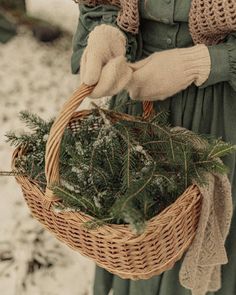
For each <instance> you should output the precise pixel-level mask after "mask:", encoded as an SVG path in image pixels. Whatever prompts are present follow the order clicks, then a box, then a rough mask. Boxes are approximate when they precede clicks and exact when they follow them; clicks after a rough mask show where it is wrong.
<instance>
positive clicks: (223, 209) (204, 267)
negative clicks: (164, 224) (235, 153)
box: [179, 174, 232, 295]
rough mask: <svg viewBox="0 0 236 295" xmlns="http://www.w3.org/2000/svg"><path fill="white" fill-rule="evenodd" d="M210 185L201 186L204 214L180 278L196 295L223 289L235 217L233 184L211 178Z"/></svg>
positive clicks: (219, 176)
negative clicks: (222, 276) (223, 269)
mask: <svg viewBox="0 0 236 295" xmlns="http://www.w3.org/2000/svg"><path fill="white" fill-rule="evenodd" d="M208 181H209V185H208V186H204V187H200V191H201V193H202V196H203V203H202V212H201V216H200V220H199V225H198V229H197V233H196V236H195V239H194V241H193V243H192V244H191V246H190V248H189V249H188V251H187V252H186V255H185V257H184V260H183V263H182V266H181V269H180V273H179V279H180V283H181V285H182V286H184V287H185V288H187V289H190V290H191V291H192V295H205V294H206V293H207V292H208V291H211V292H215V291H217V290H219V289H220V288H221V265H223V264H226V263H227V262H228V259H227V254H226V250H225V246H224V244H225V240H226V237H227V235H228V232H229V228H230V222H231V218H232V196H231V185H230V183H229V180H228V177H227V176H226V175H224V176H222V175H212V174H209V175H208Z"/></svg>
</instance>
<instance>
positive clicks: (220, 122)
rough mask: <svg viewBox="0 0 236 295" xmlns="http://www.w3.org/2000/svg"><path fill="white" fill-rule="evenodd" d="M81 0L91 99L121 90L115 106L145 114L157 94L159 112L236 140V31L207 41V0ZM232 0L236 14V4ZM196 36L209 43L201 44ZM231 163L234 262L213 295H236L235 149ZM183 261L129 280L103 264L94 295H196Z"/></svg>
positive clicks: (77, 60) (79, 50)
mask: <svg viewBox="0 0 236 295" xmlns="http://www.w3.org/2000/svg"><path fill="white" fill-rule="evenodd" d="M77 2H78V1H77ZM79 2H80V3H82V2H83V4H80V17H79V24H78V28H77V31H76V34H75V37H74V47H73V49H74V50H73V56H72V71H73V73H78V72H79V70H80V73H81V80H82V82H84V83H86V84H88V85H93V84H96V83H97V86H96V87H95V89H94V91H93V93H92V94H91V97H93V98H98V97H102V96H105V95H113V96H112V98H111V101H110V105H109V107H110V108H111V109H115V110H117V111H120V112H125V113H129V114H133V115H141V114H142V112H143V104H142V101H143V100H153V101H154V109H155V111H159V110H161V109H165V110H168V111H169V112H170V119H171V123H172V125H174V126H183V127H185V128H188V129H190V130H193V131H195V132H198V133H202V134H203V133H205V134H212V135H214V136H217V137H222V138H223V139H224V140H225V141H230V142H232V143H234V144H236V131H235V128H236V116H235V112H236V33H234V32H233V30H232V32H230V33H229V34H220V33H219V32H222V30H218V31H217V29H218V28H216V31H215V34H214V35H213V34H212V35H210V36H208V37H209V38H205V39H204V38H202V39H201V23H199V22H201V21H202V20H203V18H201V13H204V12H207V9H206V10H204V9H202V10H201V9H200V10H198V8H199V6H198V4H197V3H198V2H199V3H200V5H202V3H203V2H204V0H203V1H198V0H192V1H191V0H141V1H137V0H131V1H128V0H126V1H124V0H122V1H117V0H110V1H99V0H92V1H91V0H88V1H79ZM191 2H192V4H193V5H192V6H191ZM205 2H207V1H205ZM208 2H209V3H210V2H212V1H208ZM214 2H215V3H217V4H218V5H220V4H221V3H219V2H221V1H213V3H214ZM226 2H227V1H226ZM103 3H105V4H103ZM222 3H223V0H222ZM230 3H231V4H230ZM229 4H230V5H231V12H232V9H235V10H233V11H234V14H235V15H236V7H233V6H234V5H235V4H233V2H232V1H229ZM208 6H209V5H208ZM197 15H198V16H199V18H196V19H194V17H196V16H197ZM219 15H220V14H219ZM206 17H207V15H206ZM190 18H191V19H190ZM189 21H191V22H192V23H191V24H192V27H191V26H190V27H189ZM216 23H217V22H216ZM197 26H198V28H197V29H196V27H197ZM202 28H203V29H204V28H206V27H204V24H203V27H202ZM235 28H236V27H235ZM190 31H191V34H190ZM235 31H236V30H235ZM211 37H212V38H211ZM193 38H195V41H196V42H197V43H202V44H199V45H197V46H196V45H194V42H193ZM203 43H204V44H203ZM213 44H214V45H213ZM124 56H126V58H127V59H128V61H129V62H132V64H130V63H127V62H126V60H125V57H124ZM134 62H135V63H134ZM124 89H125V90H124ZM225 163H226V164H227V165H228V166H229V167H230V175H229V178H230V181H231V184H232V190H233V202H234V214H233V219H232V224H231V230H230V233H229V235H228V238H227V241H226V249H227V253H228V258H229V263H228V264H227V265H225V266H224V267H223V268H222V287H221V289H220V290H219V291H217V292H209V293H208V295H212V294H215V295H234V294H236V251H235V249H236V237H235V235H236V234H235V232H236V231H235V230H236V216H235V206H236V175H235V165H236V159H235V155H231V156H230V157H228V158H226V159H225ZM180 265H181V261H180V262H178V263H177V264H176V265H175V267H174V268H173V269H172V270H169V271H166V272H165V273H163V274H162V275H160V276H155V277H153V278H151V279H149V280H140V281H131V280H123V279H121V278H119V277H117V276H113V275H112V274H110V273H108V272H107V271H105V270H103V269H101V268H99V267H97V268H96V276H95V284H94V294H95V295H106V294H108V293H109V290H110V289H111V288H113V290H114V295H154V294H155V295H190V294H191V292H190V291H189V290H187V289H185V288H183V287H182V286H181V285H180V283H179V278H178V274H179V268H180Z"/></svg>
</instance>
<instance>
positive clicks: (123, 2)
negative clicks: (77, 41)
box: [74, 0, 139, 34]
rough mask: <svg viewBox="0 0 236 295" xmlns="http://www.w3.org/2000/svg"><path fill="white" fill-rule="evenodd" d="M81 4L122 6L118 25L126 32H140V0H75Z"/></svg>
mask: <svg viewBox="0 0 236 295" xmlns="http://www.w3.org/2000/svg"><path fill="white" fill-rule="evenodd" d="M74 2H76V3H79V4H86V5H88V6H96V5H100V4H109V5H114V6H117V7H119V8H120V11H119V13H118V17H117V24H118V26H119V27H120V28H121V29H123V30H124V31H126V32H130V33H133V34H137V33H138V29H139V10H138V0H74Z"/></svg>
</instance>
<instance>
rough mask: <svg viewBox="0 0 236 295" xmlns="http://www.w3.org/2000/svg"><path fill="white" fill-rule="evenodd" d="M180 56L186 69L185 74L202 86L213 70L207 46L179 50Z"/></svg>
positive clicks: (201, 45)
mask: <svg viewBox="0 0 236 295" xmlns="http://www.w3.org/2000/svg"><path fill="white" fill-rule="evenodd" d="M179 54H180V56H181V60H182V62H183V65H184V68H185V74H186V75H187V77H188V78H189V79H192V81H193V82H194V83H195V85H196V86H200V85H202V84H203V83H204V82H205V81H206V80H207V78H208V76H209V74H210V70H211V58H210V54H209V50H208V48H207V46H206V45H204V44H198V45H195V46H193V47H190V48H183V49H179Z"/></svg>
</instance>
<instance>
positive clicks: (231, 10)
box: [189, 0, 236, 45]
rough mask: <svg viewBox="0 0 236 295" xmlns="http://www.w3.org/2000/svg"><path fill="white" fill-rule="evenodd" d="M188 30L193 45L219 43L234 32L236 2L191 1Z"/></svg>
mask: <svg viewBox="0 0 236 295" xmlns="http://www.w3.org/2000/svg"><path fill="white" fill-rule="evenodd" d="M189 30H190V33H191V35H192V38H193V41H194V43H195V44H196V43H199V44H200V43H204V44H205V45H212V44H217V43H219V42H220V41H222V40H223V39H224V38H225V37H226V36H227V35H228V34H230V33H232V32H234V31H236V1H235V0H192V2H191V9H190V13H189Z"/></svg>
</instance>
